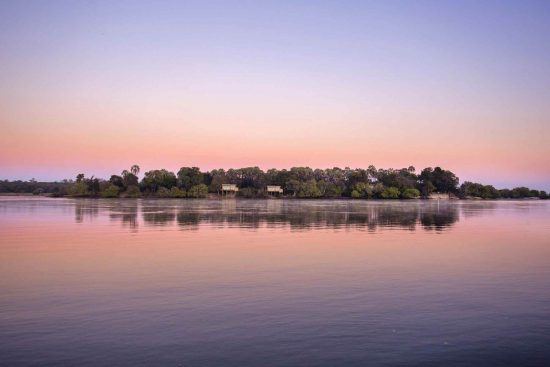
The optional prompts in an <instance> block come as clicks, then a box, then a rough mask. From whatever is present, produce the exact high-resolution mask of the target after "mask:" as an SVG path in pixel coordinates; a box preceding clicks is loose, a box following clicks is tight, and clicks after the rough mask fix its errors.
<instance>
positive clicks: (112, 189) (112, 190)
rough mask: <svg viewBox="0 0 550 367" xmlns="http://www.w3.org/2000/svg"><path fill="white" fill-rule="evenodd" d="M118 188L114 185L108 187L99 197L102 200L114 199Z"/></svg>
mask: <svg viewBox="0 0 550 367" xmlns="http://www.w3.org/2000/svg"><path fill="white" fill-rule="evenodd" d="M119 191H120V188H119V187H118V186H116V185H109V187H107V188H106V189H105V190H104V191H102V192H101V196H102V197H104V198H116V197H118V193H119Z"/></svg>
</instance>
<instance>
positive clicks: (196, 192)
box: [187, 184, 208, 198]
mask: <svg viewBox="0 0 550 367" xmlns="http://www.w3.org/2000/svg"><path fill="white" fill-rule="evenodd" d="M187 197H190V198H205V197H208V186H206V185H205V184H200V185H195V186H192V187H191V188H190V189H189V190H188V191H187Z"/></svg>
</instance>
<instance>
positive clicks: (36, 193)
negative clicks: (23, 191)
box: [32, 187, 44, 195]
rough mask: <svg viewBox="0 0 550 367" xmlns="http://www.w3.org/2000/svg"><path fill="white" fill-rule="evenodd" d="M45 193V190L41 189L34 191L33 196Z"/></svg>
mask: <svg viewBox="0 0 550 367" xmlns="http://www.w3.org/2000/svg"><path fill="white" fill-rule="evenodd" d="M43 193H44V189H43V188H41V187H38V188H36V189H34V190H33V192H32V194H33V195H42V194H43Z"/></svg>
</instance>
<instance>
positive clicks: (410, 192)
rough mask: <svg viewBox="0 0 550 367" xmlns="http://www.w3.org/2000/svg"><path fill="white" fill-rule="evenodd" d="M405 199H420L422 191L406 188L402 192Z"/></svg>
mask: <svg viewBox="0 0 550 367" xmlns="http://www.w3.org/2000/svg"><path fill="white" fill-rule="evenodd" d="M401 197H402V198H403V199H418V198H419V197H420V191H418V190H417V189H405V190H403V192H402V193H401Z"/></svg>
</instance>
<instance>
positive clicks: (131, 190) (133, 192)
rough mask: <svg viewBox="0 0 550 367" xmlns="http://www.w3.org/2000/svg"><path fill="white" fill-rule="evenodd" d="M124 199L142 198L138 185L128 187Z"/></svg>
mask: <svg viewBox="0 0 550 367" xmlns="http://www.w3.org/2000/svg"><path fill="white" fill-rule="evenodd" d="M124 197H126V198H139V197H141V191H139V187H137V186H136V185H132V186H128V188H127V189H126V191H125V192H124Z"/></svg>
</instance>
